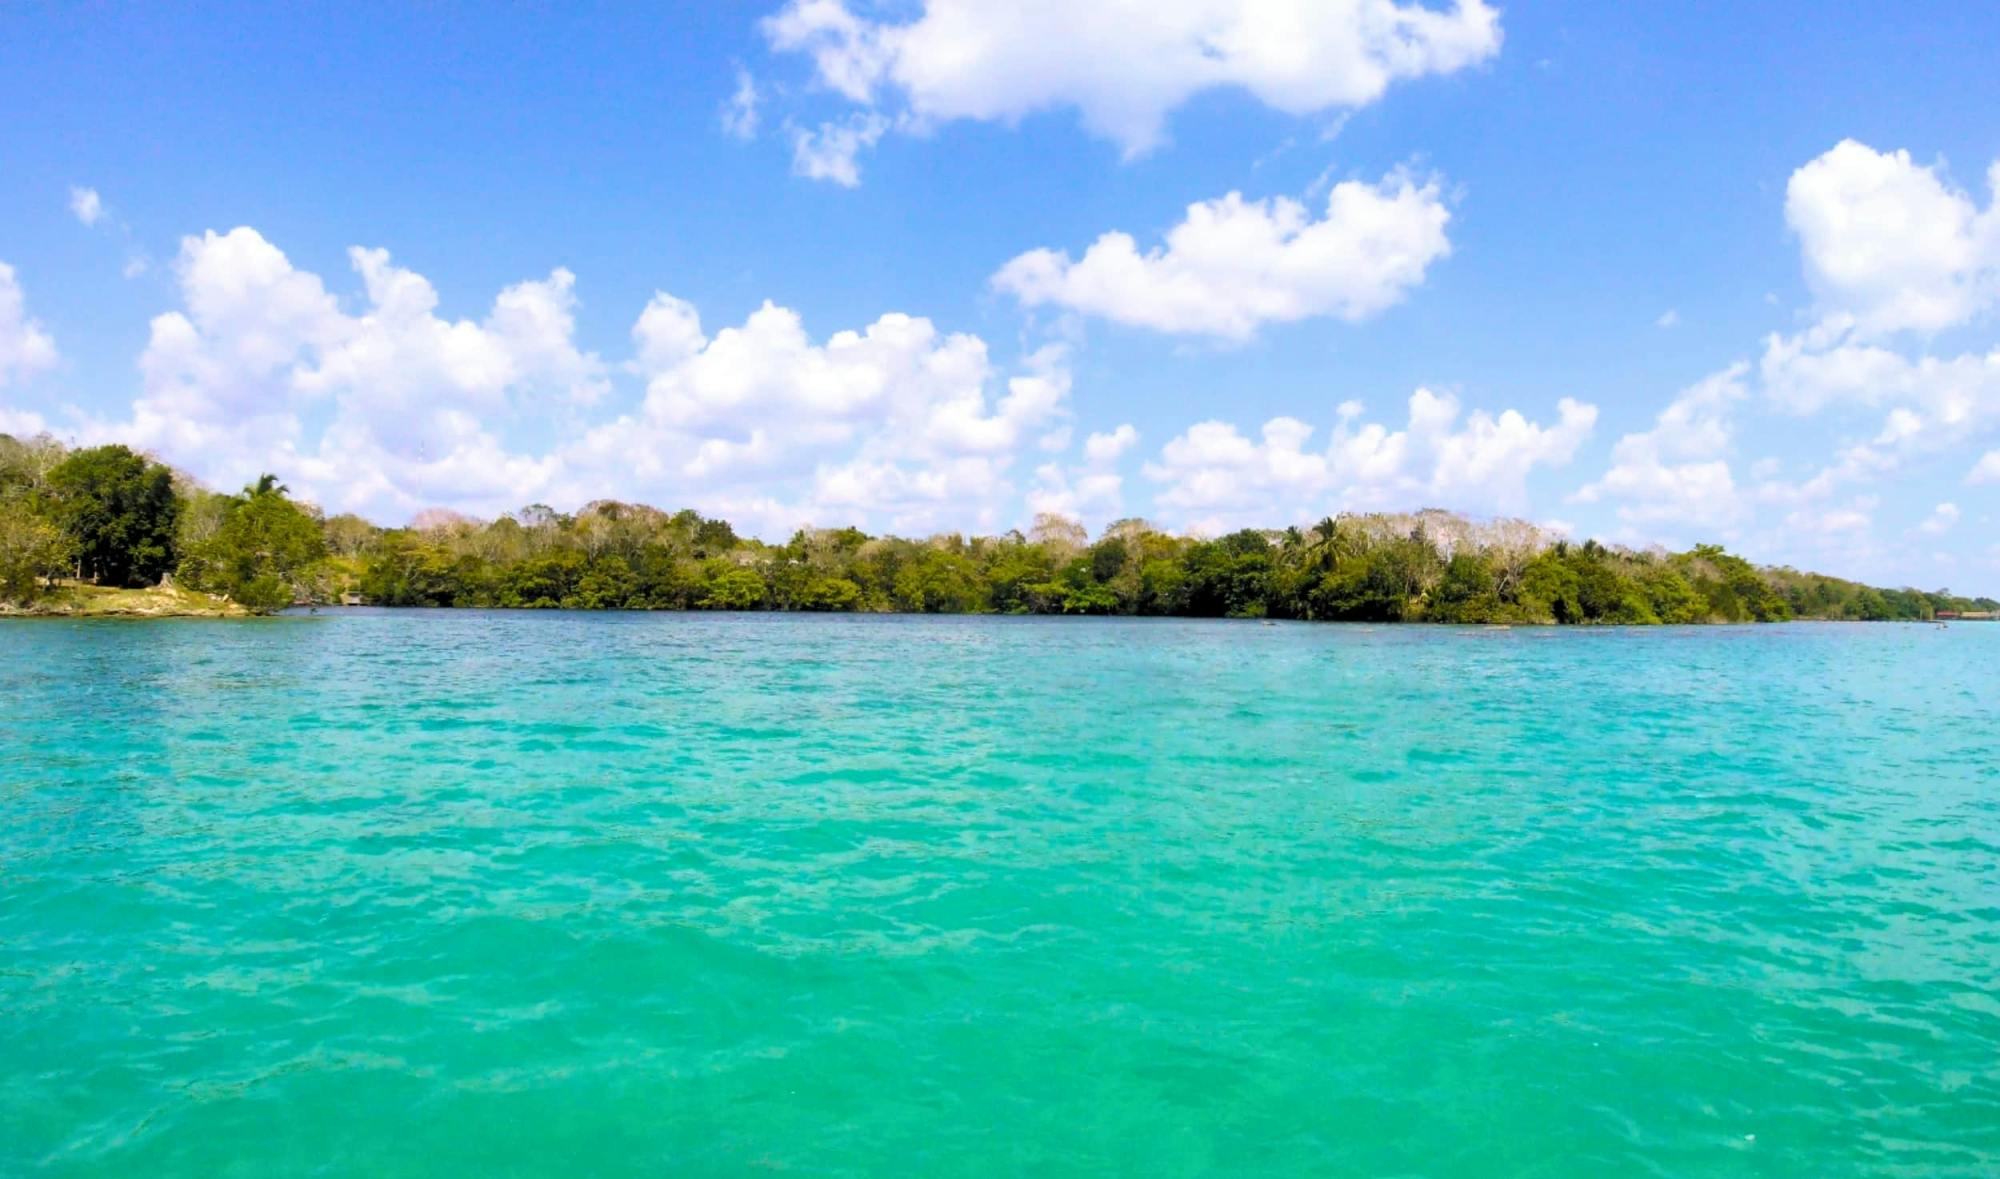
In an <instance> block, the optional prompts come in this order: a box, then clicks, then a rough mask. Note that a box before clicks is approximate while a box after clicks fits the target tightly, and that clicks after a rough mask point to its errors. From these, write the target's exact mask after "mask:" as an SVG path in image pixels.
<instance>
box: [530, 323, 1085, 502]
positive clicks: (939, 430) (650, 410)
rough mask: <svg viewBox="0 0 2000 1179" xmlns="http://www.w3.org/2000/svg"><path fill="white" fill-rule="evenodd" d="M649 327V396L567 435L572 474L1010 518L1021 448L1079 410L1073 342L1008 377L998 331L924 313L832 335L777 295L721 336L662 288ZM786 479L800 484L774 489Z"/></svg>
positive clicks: (745, 495)
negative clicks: (998, 362) (995, 358)
mask: <svg viewBox="0 0 2000 1179" xmlns="http://www.w3.org/2000/svg"><path fill="white" fill-rule="evenodd" d="M633 337H634V341H635V344H636V345H637V350H638V355H639V359H638V361H637V362H636V366H637V368H638V369H639V371H640V373H641V375H643V376H644V377H645V378H646V395H645V400H644V402H643V404H642V405H641V406H640V407H639V409H638V411H637V412H635V413H632V414H628V415H625V416H623V417H621V418H619V419H618V420H616V421H613V422H610V423H608V424H606V425H603V426H600V427H598V428H596V429H593V430H591V431H589V432H588V433H587V434H586V435H585V436H584V438H583V439H582V440H581V441H580V442H578V443H577V444H575V445H574V446H571V447H569V448H568V449H566V451H565V452H564V454H563V456H562V457H563V458H564V461H565V463H566V465H567V467H568V469H569V471H570V477H571V478H572V479H576V480H581V481H583V482H585V483H587V482H590V481H591V480H593V479H605V478H608V477H615V476H617V475H620V474H623V475H626V476H628V478H627V479H626V481H627V482H628V483H629V482H631V481H633V480H634V479H636V480H637V481H638V483H639V484H641V485H642V486H644V487H646V488H649V489H652V490H654V491H655V492H656V493H658V494H681V495H687V494H693V493H696V492H702V493H706V494H713V495H723V496H727V497H731V500H732V502H739V503H750V504H752V505H753V506H752V507H751V509H750V510H751V511H754V512H761V513H764V514H766V515H785V516H787V517H788V518H789V521H790V523H791V524H794V525H795V524H797V523H799V522H801V521H803V520H807V519H813V518H818V519H822V520H832V519H839V520H843V521H845V520H848V519H881V520H886V521H888V522H890V523H892V524H893V525H894V526H897V527H905V528H927V527H937V526H944V525H946V524H948V523H952V522H970V521H968V520H967V519H966V517H967V516H968V515H970V516H971V517H973V518H975V519H981V520H986V521H988V522H991V521H994V520H997V519H998V518H999V514H1000V513H1001V512H1003V511H1004V510H1005V506H1004V505H1005V503H1006V502H1007V501H1008V500H1009V499H1010V498H1011V495H1012V492H1013V486H1012V484H1011V482H1010V481H1009V480H1008V477H1007V472H1008V469H1009V467H1010V466H1011V464H1012V462H1013V461H1014V457H1015V455H1016V453H1017V452H1018V451H1020V450H1022V449H1024V448H1025V447H1026V446H1028V445H1029V444H1030V443H1031V442H1032V441H1033V440H1034V439H1035V438H1036V437H1037V436H1038V435H1039V433H1040V432H1041V431H1043V430H1045V429H1047V428H1049V427H1050V426H1052V425H1054V424H1056V423H1057V422H1059V421H1060V420H1061V419H1063V418H1064V416H1065V415H1066V414H1067V408H1066V402H1067V398H1068V395H1069V391H1070V378H1069V373H1068V368H1067V357H1066V355H1065V354H1064V352H1063V351H1062V350H1061V349H1060V348H1057V347H1051V348H1044V349H1042V350H1041V351H1039V352H1036V353H1034V354H1032V355H1031V356H1029V357H1028V358H1027V359H1026V361H1025V362H1024V364H1023V366H1022V371H1020V372H1017V373H1015V374H1013V375H1011V376H1007V377H1005V378H1004V379H1003V378H1002V376H1001V374H1000V373H999V372H998V371H997V370H996V368H995V366H994V365H993V363H992V361H991V359H990V357H989V356H988V352H987V347H986V344H985V342H984V341H982V340H980V339H979V338H978V337H976V336H971V335H966V334H961V333H944V332H941V331H939V330H938V329H937V327H936V326H935V325H934V324H932V323H931V321H930V320H928V319H923V318H920V317H916V316H910V315H903V314H889V315H884V316H881V317H880V318H878V319H877V320H876V321H875V322H873V323H871V324H869V325H868V326H867V327H866V328H864V329H862V330H860V331H851V330H850V331H841V332H836V333H834V334H833V335H832V336H830V337H828V338H827V339H826V340H825V341H824V342H823V343H821V342H817V341H815V340H814V339H813V338H812V336H811V335H810V334H809V333H808V332H807V331H806V328H805V325H804V323H803V321H802V320H801V319H800V317H799V315H798V313H797V312H795V311H792V310H790V309H788V308H784V307H779V306H777V305H775V304H772V303H768V302H767V303H765V304H764V305H763V307H761V308H759V309H758V310H757V311H755V312H753V313H751V315H750V316H749V317H748V318H747V319H746V320H745V321H744V322H743V323H742V324H741V325H740V326H735V327H728V328H724V329H722V330H721V331H718V332H717V333H715V335H714V336H713V337H712V338H711V337H709V336H707V335H705V334H704V333H703V331H702V327H701V322H700V318H699V315H698V314H697V313H696V311H695V309H694V308H693V307H692V306H691V305H689V304H687V303H685V302H683V301H681V300H679V299H675V298H673V297H672V296H669V295H656V296H655V297H654V299H653V301H652V302H651V303H650V304H648V306H647V308H646V309H645V311H644V312H643V313H642V314H641V315H640V317H639V321H638V323H637V324H636V325H635V326H634V328H633ZM773 486H783V487H791V488H795V490H794V492H793V493H792V494H791V495H790V498H782V497H781V498H772V497H770V496H768V495H766V494H764V493H763V490H762V489H766V488H769V487H773Z"/></svg>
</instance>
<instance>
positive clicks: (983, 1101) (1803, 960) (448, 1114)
mask: <svg viewBox="0 0 2000 1179" xmlns="http://www.w3.org/2000/svg"><path fill="white" fill-rule="evenodd" d="M1996 663H2000V624H1995V625H1989V626H1984V627H1982V626H1980V625H1977V624H1967V625H1959V626H1954V627H1952V628H1950V629H1946V630H1941V629H1937V628H1933V627H1927V626H1899V625H1887V624H1881V625H1863V624H1855V625H1848V624H1791V625H1778V626H1767V627H1702V628H1685V629H1684V628H1671V627H1669V628H1659V629H1648V630H1644V631H1635V630H1612V629H1604V630H1597V629H1568V628H1565V629H1560V630H1558V629H1516V630H1487V629H1454V628H1434V627H1415V626H1409V627H1379V628H1371V627H1349V626H1325V625H1308V624H1279V625H1260V624H1256V623H1249V622H1195V621H1177V620H1083V619H1029V618H990V617H988V618H980V617H954V618H923V617H865V616H864V617H818V616H801V615H713V614H664V615H661V614H617V613H607V614H573V613H560V612H549V613H533V612H486V611H450V612H423V611H368V610H357V611H332V612H326V613H323V614H321V615H320V616H317V617H284V618H279V619H274V620H269V621H265V622H247V623H246V622H235V623H230V622H198V621H178V622H122V623H121V622H79V621H35V622H26V621H15V622H9V623H5V624H0V701H4V708H0V1011H4V1013H5V1014H4V1017H0V1174H7V1175H14V1174H48V1175H78V1176H81V1175H93V1176H96V1175H118V1176H123V1175H132V1176H140V1175H143V1176H153V1177H157V1176H178V1175H186V1176H211V1175H230V1174H240V1175H257V1176H271V1175H304V1174H318V1175H409V1176H419V1175H459V1174H484V1175H544V1174H556V1173H563V1174H593V1175H660V1174H673V1175H737V1174H750V1173H764V1172H767V1171H773V1170H775V1171H790V1172H793V1173H797V1174H808V1175H935V1176H957V1175H967V1176H970V1175H1017V1174H1037V1175H1048V1176H1062V1175H1103V1174H1133V1175H1148V1176H1181V1175H1187V1176H1193V1175H1349V1174H1351V1175H1410V1176H1415V1175H1425V1176H1478V1177H1489V1176H1503V1175H1506V1176H1512V1175H1520V1176H1602V1175H1606V1174H1633V1175H1702V1176H1733V1175H1743V1176H1752V1175H1756V1176H1764V1175H1771V1176H1777V1175H1787V1176H1789V1175H1833V1174H1840V1175H1850V1176H1905V1177H1912V1176H1925V1177H1929V1176H1960V1175H1963V1176H1974V1175H1991V1174H1994V1173H1995V1172H1996V1171H2000V1049H1996V1045H2000V770H1996V767H2000V720H1996V718H1995V715H1994V712H1993V708H1994V704H1995V688H1996V685H2000V676H1996V675H1995V672H1994V668H1995V666H1996Z"/></svg>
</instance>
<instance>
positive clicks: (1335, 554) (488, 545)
mask: <svg viewBox="0 0 2000 1179" xmlns="http://www.w3.org/2000/svg"><path fill="white" fill-rule="evenodd" d="M163 580H171V581H172V582H174V583H175V584H177V585H181V586H186V587H189V588H192V589H196V590H200V591H204V592H207V593H212V594H216V595H220V596H223V597H226V598H228V599H229V600H231V601H234V602H236V603H239V604H241V605H243V606H245V607H247V608H249V609H250V610H252V611H253V612H258V613H268V612H272V611H275V610H279V609H282V608H284V607H287V606H291V605H294V604H305V603H315V604H318V603H330V602H341V601H350V602H351V601H361V602H366V603H369V604H373V605H382V606H505V607H535V608H552V607H558V608H564V609H582V610H601V609H637V610H813V611H876V612H884V611H900V612H910V613H932V614H945V613H1002V614H1145V615H1182V616H1192V617H1244V618H1296V619H1307V620H1353V621H1375V622H1389V621H1413V622H1414V621H1422V622H1441V623H1605V624H1651V623H1703V622H1775V621H1782V620H1785V619H1791V618H1819V619H1857V620H1897V619H1903V620H1922V619H1929V618H1932V617H1933V616H1934V615H1936V614H1937V613H1939V612H1941V611H1958V612H1961V613H1964V612H1970V611H1990V610H1993V609H1995V608H1996V606H2000V603H1996V602H1994V601H1993V600H1992V599H1989V598H1976V599H1968V598H1962V597H1956V596H1953V595H1952V594H1951V593H1950V592H1949V591H1945V590H1938V591H1935V592H1924V591H1920V590H1914V589H1876V588H1871V587H1869V586H1864V585H1858V584H1856V583H1854V582H1850V581H1843V580H1840V579H1838V578H1833V577H1826V576H1821V575H1819V574H1812V573H1800V572H1797V571H1795V570H1792V569H1773V568H1760V567H1757V566H1754V565H1752V564H1750V563H1749V562H1748V561H1745V560H1744V559H1742V558H1741V557H1737V556H1733V555H1731V554H1729V553H1726V552H1724V551H1723V550H1722V549H1721V548H1719V547H1716V546H1713V545H1701V546H1698V547H1696V548H1694V549H1693V550H1691V551H1688V552H1684V553H1667V552H1634V551H1630V550H1627V549H1622V548H1611V547H1606V546H1604V545H1601V544H1598V543H1597V542H1595V541H1590V542H1586V543H1582V544H1576V543H1570V542H1568V541H1566V540H1562V539H1559V538H1556V537H1553V536H1551V535H1549V534H1548V533H1546V532H1544V531H1542V530H1540V529H1537V528H1535V527H1534V526H1532V525H1530V524H1526V523H1524V522H1521V521H1518V520H1500V521H1494V522H1474V521H1469V520H1467V519H1465V518H1463V517H1460V516H1455V515H1452V514H1450V513H1446V512H1440V511H1424V512H1418V513H1415V514H1412V515H1386V514H1380V515H1361V516H1340V517H1330V518H1327V519H1323V520H1320V521H1319V522H1318V523H1316V524H1313V525H1311V526H1310V527H1303V528H1301V527H1292V528H1283V529H1277V530H1264V529H1245V530H1243V531H1240V532H1233V533H1230V534H1229V535H1227V536H1222V537H1217V538H1213V539H1204V538H1196V537H1187V536H1175V535H1170V534H1168V533H1165V532H1162V531H1160V530H1158V529H1155V528H1153V527H1151V526H1149V525H1148V524H1147V523H1146V522H1145V521H1143V520H1121V521H1119V522H1117V523H1115V524H1112V525H1111V526H1110V527H1108V528H1106V529H1105V530H1104V532H1103V534H1102V535H1101V536H1099V537H1098V538H1097V539H1096V540H1094V541H1093V540H1092V539H1091V538H1090V537H1089V536H1088V534H1086V533H1085V531H1084V530H1083V529H1082V528H1081V527H1080V526H1078V525H1077V524H1075V523H1073V522H1071V521H1069V520H1066V519H1063V518H1061V517H1054V516H1043V517H1041V518H1039V519H1038V520H1037V521H1036V523H1035V526H1034V527H1033V528H1032V529H1031V530H1030V531H1029V532H1028V533H1027V534H1025V535H1024V534H1022V533H1020V532H1008V533H1006V534H1004V535H1002V536H995V537H966V536H961V535H958V534H956V533H952V534H945V535H940V536H933V537H930V538H927V539H922V540H910V539H903V538H900V537H893V536H869V535H868V534H866V533H864V532H862V531H860V530H858V529H855V528H835V529H825V528H820V529H801V530H800V531H798V532H797V533H795V534H794V535H793V536H792V538H791V539H790V540H788V541H786V542H785V543H784V544H778V545H773V544H766V543H764V542H762V541H758V540H754V539H748V538H745V537H741V536H738V535H737V533H736V532H735V530H734V529H733V528H731V527H730V525H729V524H728V523H727V522H725V521H722V520H716V519H710V518H706V517H703V516H702V515H700V514H699V513H696V512H692V511H680V512H674V513H668V512H663V511H660V510H658V509H656V508H651V507H646V506H644V505H640V504H627V503H618V502H614V501H610V500H600V501H598V502H595V503H591V504H588V505H586V506H585V507H584V508H582V509H581V510H580V511H578V512H576V513H574V514H565V513H561V512H557V511H554V510H552V509H550V508H547V507H543V506H540V505H536V506H533V507H528V508H524V509H522V510H521V511H518V512H514V513H512V514H509V515H505V516H501V517H500V518H499V519H497V520H492V521H478V520H472V519H468V518H466V517H463V516H460V515H457V514H455V513H451V512H445V511H431V512H426V513H423V514H421V515H420V516H418V518H417V519H416V520H415V521H413V522H412V523H411V525H410V526H408V527H405V528H380V527H377V526H376V525H374V524H371V523H369V522H368V521H366V520H363V519H361V518H360V517H358V516H353V515H337V516H331V517H328V516H325V515H323V514H322V513H321V512H320V511H319V510H318V509H316V508H314V507H313V506H311V505H310V504H305V503H301V502H298V501H296V500H294V499H292V498H291V496H290V492H289V490H288V489H287V488H286V487H285V486H284V485H283V484H282V483H280V482H279V481H278V480H277V479H276V478H274V477H272V476H269V475H266V476H264V477H263V478H262V479H260V480H258V481H257V482H256V483H255V484H253V485H251V486H248V487H245V488H244V489H243V490H242V491H240V492H236V493H218V492H215V491H211V490H208V489H206V488H203V487H201V486H200V485H199V484H197V483H196V482H195V481H194V480H192V479H190V478H188V477H187V476H185V475H183V474H181V473H178V472H176V471H173V470H172V469H170V468H168V467H167V466H165V465H163V464H161V463H159V462H157V461H154V460H153V459H151V458H148V457H147V456H145V455H142V454H139V453H136V452H134V451H132V450H130V449H128V448H126V447H123V446H99V447H92V448H89V449H79V450H71V449H68V448H66V447H64V446H63V445H62V444H61V443H59V442H56V441H55V440H53V439H50V438H47V437H40V438H33V439H26V440H23V439H16V438H12V437H9V436H7V435H4V434H0V601H4V602H7V603H10V604H12V605H13V606H15V607H17V608H32V606H33V605H34V604H35V603H36V601H37V600H38V599H42V598H44V597H48V596H52V595H60V594H61V593H62V592H64V587H65V586H69V585H75V584H77V583H87V584H91V585H101V586H124V587H139V586H150V585H156V584H159V583H160V582H162V581H163Z"/></svg>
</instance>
